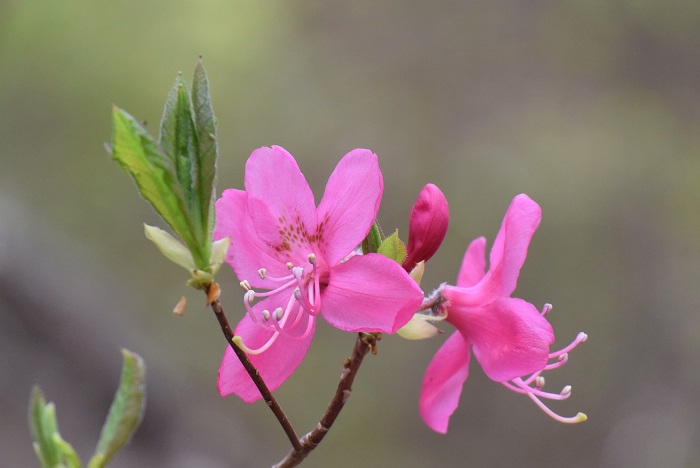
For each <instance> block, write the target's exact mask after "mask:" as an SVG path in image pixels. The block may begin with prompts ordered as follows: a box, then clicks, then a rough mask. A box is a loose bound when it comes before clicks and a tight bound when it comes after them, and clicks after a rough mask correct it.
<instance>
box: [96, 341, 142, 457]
mask: <svg viewBox="0 0 700 468" xmlns="http://www.w3.org/2000/svg"><path fill="white" fill-rule="evenodd" d="M122 355H123V357H124V365H123V367H122V375H121V379H120V381H119V388H118V389H117V393H116V394H115V395H114V400H113V401H112V406H111V407H110V409H109V414H108V415H107V420H106V421H105V424H104V426H102V433H101V434H100V440H99V442H98V443H97V449H95V455H94V456H93V458H92V459H91V460H90V464H89V465H88V466H89V467H90V468H98V467H102V466H105V465H106V464H107V463H108V462H109V461H110V460H111V459H112V457H114V455H115V454H116V453H117V452H118V451H119V449H121V448H122V447H123V446H124V445H126V444H127V443H128V442H129V440H130V439H131V436H132V435H133V433H134V432H135V431H136V429H137V428H138V426H139V424H140V423H141V419H142V418H143V411H144V408H145V406H146V387H145V378H146V368H145V365H144V362H143V359H141V357H140V356H139V355H138V354H135V353H132V352H130V351H128V350H126V349H122Z"/></svg>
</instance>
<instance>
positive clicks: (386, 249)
mask: <svg viewBox="0 0 700 468" xmlns="http://www.w3.org/2000/svg"><path fill="white" fill-rule="evenodd" d="M377 253H380V254H382V255H384V256H385V257H388V258H390V259H392V260H395V261H396V262H398V263H399V264H401V263H402V262H403V261H404V260H405V259H406V246H405V245H404V243H403V242H401V239H399V231H398V229H397V230H396V231H394V233H393V234H392V235H390V236H389V237H387V238H386V239H384V242H382V245H380V246H379V248H378V249H377Z"/></svg>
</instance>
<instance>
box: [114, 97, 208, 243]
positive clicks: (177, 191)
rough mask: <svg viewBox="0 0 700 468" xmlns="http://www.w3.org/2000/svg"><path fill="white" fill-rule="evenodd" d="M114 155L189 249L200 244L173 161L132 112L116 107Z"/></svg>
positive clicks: (143, 194)
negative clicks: (194, 234)
mask: <svg viewBox="0 0 700 468" xmlns="http://www.w3.org/2000/svg"><path fill="white" fill-rule="evenodd" d="M112 118H113V132H112V145H111V149H112V158H114V159H115V160H116V161H117V162H118V163H119V164H120V165H121V166H122V168H124V169H125V170H126V171H127V172H128V173H129V174H130V175H131V176H132V177H133V179H134V181H135V182H136V186H137V187H138V189H139V192H140V193H141V196H143V198H145V199H146V200H147V201H148V202H149V203H150V204H151V205H152V206H153V208H155V210H156V211H157V212H158V214H160V215H161V216H162V217H163V219H164V220H165V221H166V222H167V223H168V224H169V225H170V227H171V228H172V229H173V230H174V231H175V232H176V233H177V235H178V236H180V238H181V239H182V240H183V241H184V242H185V244H186V245H187V246H188V247H189V248H190V250H196V249H197V248H198V243H197V241H196V239H195V237H194V236H193V234H192V233H193V231H194V230H193V229H192V225H191V220H190V219H189V216H188V210H187V204H186V203H185V197H184V194H183V192H182V189H181V188H180V186H179V184H178V180H177V176H176V174H175V168H174V166H173V163H172V161H170V160H169V159H168V158H167V157H166V156H164V155H163V153H162V152H161V150H160V149H159V148H158V145H157V143H156V142H155V141H154V139H153V138H152V137H151V136H150V135H149V134H148V132H147V131H146V129H144V128H143V127H142V126H141V125H140V124H139V123H138V122H137V121H136V119H134V118H133V117H132V116H131V115H129V114H128V113H127V112H126V111H124V110H122V109H120V108H118V107H116V106H115V107H114V111H113V114H112Z"/></svg>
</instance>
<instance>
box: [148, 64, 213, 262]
mask: <svg viewBox="0 0 700 468" xmlns="http://www.w3.org/2000/svg"><path fill="white" fill-rule="evenodd" d="M197 140H198V137H197V132H196V128H195V123H194V117H193V114H192V102H191V99H190V93H189V91H188V89H187V83H185V80H184V79H183V78H182V76H181V75H178V77H177V79H176V80H175V84H174V85H173V87H172V88H171V89H170V92H169V93H168V97H167V99H166V103H165V108H164V109H163V117H162V119H161V121H160V135H159V136H158V144H159V145H160V147H161V149H162V150H163V152H164V153H165V154H166V155H167V156H168V158H170V160H171V161H172V163H173V167H174V168H175V177H176V178H177V181H178V184H179V188H180V190H181V191H182V193H183V196H184V201H185V206H186V207H187V212H186V217H187V218H188V221H189V225H190V226H191V228H192V231H191V234H192V237H193V238H194V239H195V244H194V246H192V247H190V251H191V252H192V256H193V257H194V258H195V263H197V266H199V267H200V268H203V267H204V266H205V265H206V263H204V261H205V260H208V254H205V253H204V252H203V250H204V249H205V244H206V238H207V236H208V231H209V229H208V221H207V220H206V219H203V215H202V204H201V200H200V193H199V192H200V178H199V172H200V169H199V157H198V153H199V143H198V141H197ZM183 240H184V239H183ZM206 249H208V248H206Z"/></svg>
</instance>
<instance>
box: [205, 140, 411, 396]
mask: <svg viewBox="0 0 700 468" xmlns="http://www.w3.org/2000/svg"><path fill="white" fill-rule="evenodd" d="M383 188H384V183H383V180H382V174H381V172H380V170H379V165H378V162H377V156H376V155H374V154H373V153H371V152H370V151H368V150H364V149H356V150H353V151H351V152H350V153H348V154H347V155H346V156H345V157H344V158H343V159H342V160H341V161H340V162H339V163H338V165H337V167H336V168H335V170H334V171H333V174H331V177H330V179H329V180H328V184H327V185H326V191H325V193H324V195H323V198H322V199H321V203H320V204H319V205H318V208H317V207H316V204H315V202H314V196H313V193H312V192H311V189H310V188H309V185H308V184H307V182H306V179H305V178H304V176H303V175H302V173H301V171H300V170H299V167H298V166H297V163H296V161H295V160H294V158H293V157H292V155H291V154H289V153H288V152H287V151H285V150H284V149H283V148H280V147H277V146H274V147H272V148H260V149H258V150H256V151H254V152H253V154H252V155H251V156H250V158H249V159H248V162H247V164H246V173H245V191H242V190H233V189H232V190H226V191H225V192H224V193H223V195H222V197H221V198H220V199H219V200H218V201H217V203H216V228H215V230H214V238H215V239H221V238H224V237H230V238H231V247H230V248H229V250H228V253H227V257H226V261H227V263H229V264H230V265H231V266H232V267H233V269H234V271H235V272H236V274H237V275H238V277H239V279H240V280H241V286H243V288H244V289H245V290H247V293H246V295H245V299H244V305H245V307H246V309H247V312H248V313H247V315H246V316H245V317H244V318H243V319H242V320H241V321H240V323H239V324H238V326H237V327H236V330H235V335H236V336H237V338H236V343H237V344H238V345H239V346H240V347H241V348H242V349H243V350H244V351H246V352H247V353H248V354H249V357H250V360H251V361H252V362H253V364H254V365H255V366H256V367H257V368H258V370H259V371H260V374H261V376H262V377H263V379H264V380H265V382H266V383H267V385H268V387H269V388H270V389H271V390H274V389H276V388H277V387H279V386H280V385H281V384H282V383H283V382H284V381H285V380H286V379H287V378H288V377H289V376H290V375H291V374H292V372H294V370H295V369H296V367H297V366H298V365H299V364H300V363H301V360H302V359H303V357H304V355H305V354H306V351H307V350H308V348H309V345H310V344H311V339H312V337H313V334H314V329H315V324H316V319H317V318H318V316H319V315H322V316H323V317H324V318H325V319H326V321H327V322H328V323H330V324H331V325H333V326H334V327H336V328H339V329H341V330H345V331H350V332H358V331H364V332H387V333H394V332H395V331H396V330H398V329H399V328H400V327H402V326H403V325H404V324H406V322H408V321H409V319H410V318H411V317H412V316H413V314H414V313H415V311H416V310H418V308H419V307H420V304H421V301H422V298H423V293H422V291H421V290H420V288H419V287H418V285H417V284H416V283H415V282H414V281H413V280H412V279H411V278H410V277H409V276H408V274H407V273H406V272H405V271H404V270H403V269H402V268H401V266H400V265H399V264H398V263H396V262H395V261H393V260H390V259H388V258H386V257H384V256H382V255H379V254H366V255H357V254H355V252H354V250H355V248H356V247H357V246H358V245H359V244H360V243H361V242H362V240H363V239H364V238H365V236H366V235H367V233H368V232H369V229H370V227H371V225H372V223H373V222H374V219H375V217H376V215H377V210H378V209H379V202H380V200H381V196H382V191H383ZM258 290H267V291H266V292H259V291H258ZM256 298H263V299H262V300H261V301H259V302H257V303H256V302H255V301H254V300H255V299H256ZM218 388H219V392H220V393H221V395H222V396H226V395H228V394H231V393H234V394H236V395H238V396H240V397H241V398H242V399H243V400H244V401H246V402H253V401H255V400H257V399H258V398H260V394H259V393H258V390H257V389H256V387H255V385H254V384H253V381H252V380H251V379H250V377H249V376H248V374H247V373H246V372H245V370H244V369H243V366H242V365H241V364H240V362H239V361H238V359H237V358H236V356H235V353H233V351H232V350H231V349H230V348H227V349H226V353H225V355H224V358H223V361H222V363H221V367H220V369H219V380H218Z"/></svg>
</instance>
